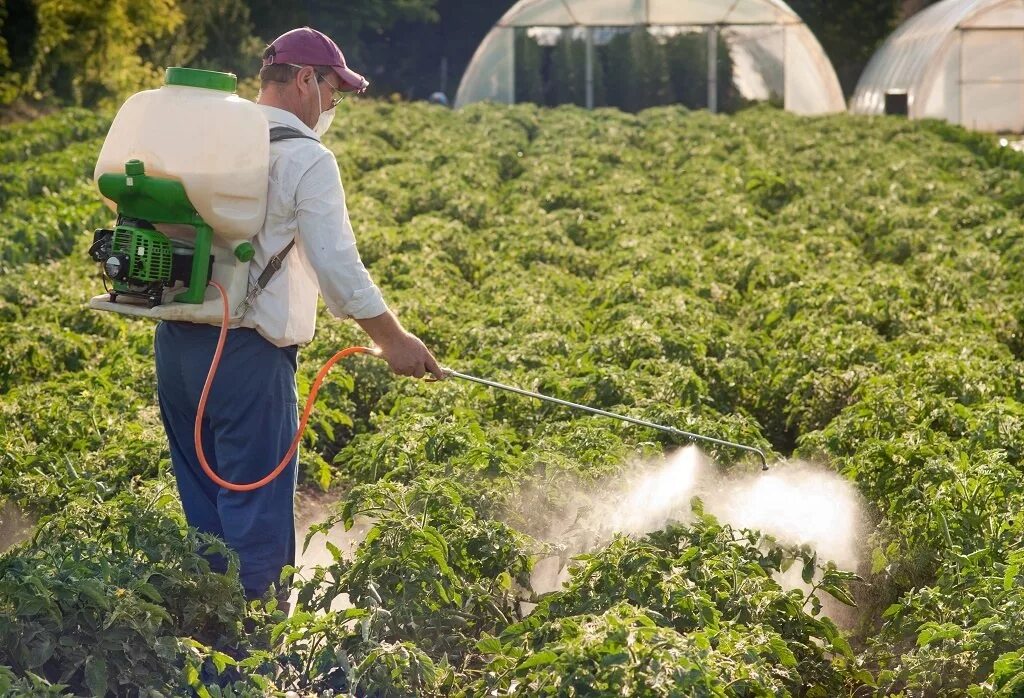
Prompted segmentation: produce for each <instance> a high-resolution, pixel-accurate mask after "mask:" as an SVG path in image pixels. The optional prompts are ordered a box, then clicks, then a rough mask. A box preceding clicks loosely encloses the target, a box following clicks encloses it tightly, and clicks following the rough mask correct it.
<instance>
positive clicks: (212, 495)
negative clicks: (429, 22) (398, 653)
mask: <svg viewBox="0 0 1024 698" xmlns="http://www.w3.org/2000/svg"><path fill="white" fill-rule="evenodd" d="M260 79H261V89H260V96H259V98H258V100H257V101H258V104H259V105H260V107H261V109H262V110H263V113H264V114H265V115H266V117H267V121H268V122H269V123H270V126H271V129H272V133H273V132H280V131H281V129H280V127H287V128H285V129H284V130H283V131H284V133H285V134H286V137H285V139H284V140H277V141H275V140H274V139H273V138H272V142H271V146H270V182H269V187H268V192H267V215H266V219H265V221H264V224H263V228H262V229H261V230H260V231H259V233H258V234H257V235H256V238H255V239H254V240H253V246H254V247H255V250H256V254H255V257H254V258H253V260H252V265H251V270H252V274H251V278H250V289H251V290H250V295H249V298H248V300H249V302H248V303H246V304H243V306H242V307H240V308H239V311H238V312H240V311H244V315H242V319H241V320H240V321H239V322H238V323H237V327H235V326H233V328H232V329H231V331H230V332H228V336H227V341H226V344H225V347H224V353H223V356H222V358H221V363H220V366H219V369H218V372H217V376H216V378H215V379H214V382H213V386H212V388H211V393H210V397H209V401H208V404H207V409H206V416H205V419H204V423H203V433H202V439H203V450H204V452H205V454H206V457H207V460H208V461H209V463H210V465H211V466H212V467H213V468H214V470H215V471H216V472H217V474H218V475H219V476H220V477H222V478H224V479H226V480H228V481H229V482H237V483H248V482H253V481H255V480H258V479H259V478H261V477H262V476H264V475H265V474H267V473H268V472H269V471H270V470H271V469H272V468H273V467H274V466H275V465H277V463H278V462H279V461H280V459H281V458H282V457H283V456H284V454H285V453H286V452H287V450H288V447H289V445H290V443H291V440H292V438H293V437H294V434H295V431H296V429H297V427H298V414H297V396H296V388H295V367H296V355H297V345H299V344H305V343H307V342H309V341H310V340H312V338H313V332H314V328H315V323H316V308H317V298H318V295H322V296H323V299H324V301H325V303H326V305H327V308H328V309H329V310H330V311H331V312H332V313H333V314H334V315H336V316H337V317H339V318H347V317H351V318H353V319H354V320H355V321H356V322H357V323H359V325H360V327H362V328H363V330H364V331H365V332H366V333H367V334H368V335H369V336H370V337H371V338H372V339H373V341H374V342H375V343H376V345H377V346H378V347H379V348H380V350H381V354H382V356H383V357H384V358H385V359H386V360H387V362H388V364H389V365H390V367H391V369H392V370H393V371H394V372H395V373H397V374H399V375H405V376H415V377H417V378H421V377H423V376H424V375H426V374H427V373H432V374H433V375H434V376H435V377H437V378H443V375H442V371H441V369H440V368H439V367H438V364H437V361H436V360H435V359H434V357H433V355H432V354H431V353H430V351H429V350H428V349H427V348H426V346H424V344H423V342H421V341H420V340H419V339H418V338H417V337H416V336H414V335H412V334H410V333H408V332H406V331H405V330H404V329H403V328H402V325H401V324H400V323H399V321H398V319H397V318H396V317H395V316H394V314H393V313H391V312H390V311H389V310H388V308H387V305H385V303H384V299H383V297H382V296H381V292H380V290H379V289H378V288H377V287H376V286H375V285H374V283H373V281H372V280H371V278H370V276H369V274H368V273H367V271H366V268H365V267H364V266H363V263H362V261H361V260H360V258H359V252H358V251H357V249H356V242H355V237H354V234H353V232H352V226H351V224H350V222H349V217H348V211H347V209H346V206H345V193H344V191H343V189H342V184H341V178H340V174H339V171H338V164H337V161H336V160H335V158H334V156H333V155H332V154H331V152H330V151H329V150H328V149H327V148H325V147H324V146H323V145H322V144H321V143H320V140H319V136H320V135H322V134H323V132H324V131H326V128H327V126H329V125H330V120H331V118H332V117H333V113H334V107H335V106H336V105H337V103H338V102H339V101H340V100H341V99H343V98H344V97H345V95H346V94H347V93H352V92H356V93H361V92H363V91H364V90H365V89H366V88H367V86H368V85H369V83H368V82H367V81H366V79H365V78H363V77H362V76H361V75H359V74H358V73H356V72H354V71H352V70H350V69H349V68H348V66H347V65H346V63H345V57H344V56H343V55H342V53H341V50H340V49H339V48H338V46H337V45H336V44H335V43H334V42H333V41H332V40H331V39H329V38H328V37H327V36H325V35H323V34H321V33H320V32H318V31H315V30H313V29H310V28H308V27H304V28H301V29H294V30H292V31H290V32H287V33H286V34H283V35H281V36H280V37H278V38H277V39H276V40H275V41H274V42H273V43H272V44H271V45H270V46H269V47H268V48H267V49H266V51H265V52H264V54H263V68H262V69H261V71H260ZM275 127H277V128H275ZM292 243H294V244H292ZM275 257H276V258H277V261H278V262H280V267H279V268H278V270H277V271H276V272H271V271H269V270H268V267H270V269H272V268H273V267H275V266H277V265H276V264H274V263H272V262H271V260H272V258H275ZM218 330H219V328H218V327H217V326H215V325H201V324H192V323H187V322H163V323H161V324H160V325H159V326H158V327H157V332H156V340H155V350H156V367H157V387H158V394H159V401H160V412H161V417H162V419H163V423H164V427H165V429H166V431H167V437H168V441H169V442H170V449H171V460H172V463H173V465H174V473H175V477H176V479H177V482H178V490H179V492H180V494H181V500H182V504H183V507H184V509H185V515H186V517H187V519H188V521H189V524H190V525H192V526H195V527H196V528H198V529H199V530H201V531H206V532H209V533H213V534H215V535H217V536H220V537H222V538H223V539H224V540H225V541H226V542H227V544H228V545H229V546H230V547H231V548H232V549H234V550H235V551H236V552H237V553H238V556H239V561H240V570H239V573H240V577H241V581H242V585H243V587H244V588H245V593H246V596H247V597H248V598H260V597H263V596H264V595H265V594H266V592H267V590H268V589H269V588H270V587H271V586H273V585H276V584H277V582H278V580H279V578H280V574H281V570H282V567H284V566H285V565H291V564H294V561H295V530H294V528H295V523H294V516H293V499H294V495H295V483H296V477H297V465H296V463H297V460H298V459H297V456H296V457H293V458H292V460H291V462H290V463H289V464H288V466H287V467H286V469H285V470H284V471H283V472H282V473H281V474H280V475H279V476H278V477H277V479H275V480H274V481H272V482H271V483H269V484H268V485H266V486H264V487H262V488H259V489H257V490H254V491H251V492H234V491H229V490H226V489H222V488H220V487H218V486H217V485H216V484H214V483H213V482H212V481H211V480H210V479H209V478H208V477H207V476H206V475H205V474H204V473H203V472H202V470H201V469H200V466H199V463H198V459H197V457H196V452H195V448H194V446H193V429H194V422H195V415H196V409H197V406H198V403H199V396H200V393H201V391H202V387H203V382H204V380H205V377H206V373H207V371H208V369H209V367H210V362H211V360H212V358H213V352H214V348H215V346H216V343H217V335H218ZM213 566H214V567H215V568H216V569H220V570H223V569H224V563H223V560H219V559H217V558H215V559H214V561H213ZM276 593H277V596H278V598H279V599H282V600H283V599H284V598H286V597H287V589H277V590H276Z"/></svg>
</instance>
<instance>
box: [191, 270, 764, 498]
mask: <svg viewBox="0 0 1024 698" xmlns="http://www.w3.org/2000/svg"><path fill="white" fill-rule="evenodd" d="M209 284H210V286H213V287H214V288H216V289H217V290H218V291H220V297H221V302H222V304H223V322H222V323H221V326H220V333H219V335H218V336H217V348H216V350H214V353H213V361H212V362H211V363H210V371H209V373H207V375H206V382H205V383H204V384H203V392H202V394H201V395H200V397H199V407H198V409H197V410H196V421H195V428H194V430H193V445H194V446H195V449H196V455H197V456H198V458H199V465H200V466H201V467H202V469H203V472H205V473H206V475H207V476H208V477H209V478H210V479H211V480H213V481H214V482H215V483H217V485H219V486H220V487H223V488H224V489H227V490H233V491H235V492H248V491H251V490H255V489H258V488H260V487H263V486H264V485H266V484H268V483H269V482H271V481H272V480H273V479H274V478H276V477H277V476H278V475H280V474H281V472H282V471H283V470H284V469H285V467H286V466H287V465H288V461H290V460H291V459H292V456H293V455H295V451H296V449H297V448H298V447H299V441H300V440H301V439H302V433H303V432H304V431H305V430H306V423H307V422H308V421H309V415H310V414H311V413H312V412H313V404H314V403H315V402H316V396H317V393H318V392H320V385H321V384H322V383H323V381H324V378H326V377H327V372H328V371H330V370H331V367H332V366H334V364H336V363H337V362H338V361H340V360H342V359H344V358H346V357H349V356H353V355H355V354H370V355H372V356H379V355H380V351H379V350H378V349H371V348H370V347H359V346H354V347H346V348H345V349H342V350H341V351H339V352H337V353H336V354H335V355H334V356H332V357H331V358H330V359H328V360H327V362H326V363H325V364H324V365H323V366H322V367H321V368H320V371H319V372H318V373H317V374H316V378H315V379H314V380H313V384H312V386H310V390H309V396H308V397H307V398H306V405H305V407H304V408H303V410H302V418H301V419H300V420H299V428H298V430H297V431H296V432H295V437H294V438H293V439H292V443H291V445H290V446H289V447H288V451H287V452H286V453H285V454H284V457H283V458H282V459H281V461H280V462H279V463H278V464H277V466H275V467H274V469H273V470H272V471H270V473H268V474H267V475H266V476H264V477H263V478H261V479H259V480H256V481H254V482H249V483H236V482H228V481H227V480H225V479H223V478H222V477H220V476H219V475H217V473H215V472H214V471H213V468H212V467H211V466H210V464H209V463H208V462H207V460H206V454H205V453H204V451H203V440H202V425H203V415H204V414H205V413H206V401H207V398H208V397H209V395H210V386H211V385H213V377H214V376H215V375H216V373H217V366H218V365H219V364H220V357H221V354H222V352H223V350H224V342H225V341H226V339H227V333H228V325H229V320H230V313H229V310H228V296H227V293H226V292H225V291H224V287H223V286H221V285H220V284H218V283H217V282H216V281H210V282H209ZM442 370H443V372H444V374H445V376H446V377H448V378H457V379H459V380H465V381H470V382H473V383H479V384H480V385H486V386H488V387H490V388H496V389H498V390H505V391H508V392H511V393H515V394H517V395H522V396H524V397H529V398H534V399H536V400H542V401H544V402H550V403H553V404H555V405H561V406H562V407H569V408H572V409H575V410H580V411H582V412H588V413H590V414H594V415H598V416H601V417H610V418H611V419H618V420H620V421H623V422H629V423H630V424H636V425H637V426H642V427H648V428H650V429H657V430H658V431H662V432H665V433H668V434H672V435H674V436H680V437H683V438H685V439H689V440H690V441H704V442H707V443H713V444H717V445H719V446H727V447H729V448H735V449H737V450H740V451H747V452H749V453H754V454H757V456H758V457H759V458H760V459H761V469H762V470H768V460H767V458H766V457H765V455H764V451H762V450H761V449H759V448H755V447H753V446H745V445H744V444H738V443H734V442H732V441H725V440H723V439H716V438H714V437H711V436H703V435H701V434H694V433H692V432H688V431H683V430H682V429H676V428H675V427H670V426H666V425H664V424H656V423H654V422H649V421H647V420H645V419H637V418H636V417H630V416H628V415H624V414H617V413H615V412H608V411H607V410H602V409H598V408H596V407H589V406H587V405H581V404H579V403H576V402H569V401H568V400H561V399H559V398H556V397H551V396H549V395H542V394H541V393H535V392H531V391H529V390H523V389H522V388H517V387H515V386H511V385H505V384H504V383H498V382H496V381H492V380H487V379H486V378H480V377H478V376H471V375H469V374H468V373H462V372H460V371H455V370H453V369H450V368H444V369H442Z"/></svg>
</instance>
